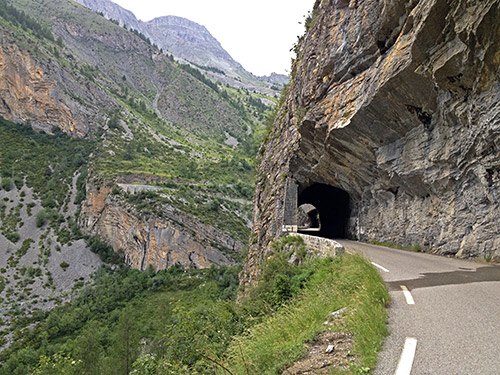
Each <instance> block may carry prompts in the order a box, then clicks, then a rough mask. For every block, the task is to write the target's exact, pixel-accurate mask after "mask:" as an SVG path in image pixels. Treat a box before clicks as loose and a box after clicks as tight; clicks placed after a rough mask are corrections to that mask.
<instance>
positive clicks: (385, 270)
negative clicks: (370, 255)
mask: <svg viewBox="0 0 500 375" xmlns="http://www.w3.org/2000/svg"><path fill="white" fill-rule="evenodd" d="M372 264H373V265H374V266H375V267H377V268H380V269H381V270H382V271H384V272H389V270H388V269H387V268H385V267H382V266H381V265H380V264H377V263H375V262H372Z"/></svg>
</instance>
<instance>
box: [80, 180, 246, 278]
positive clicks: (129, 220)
mask: <svg viewBox="0 0 500 375" xmlns="http://www.w3.org/2000/svg"><path fill="white" fill-rule="evenodd" d="M111 191H112V184H111V183H106V182H101V181H99V180H97V179H95V178H90V179H89V180H88V182H87V200H86V201H85V202H84V203H83V205H82V211H81V214H80V226H81V227H82V229H83V232H84V233H87V234H93V235H99V236H101V237H102V238H104V239H105V240H106V241H107V242H109V243H110V244H111V245H112V246H113V249H114V250H115V251H118V252H123V255H124V258H125V262H126V263H127V264H129V265H130V266H131V267H133V268H136V269H139V270H145V269H147V268H148V267H149V266H151V267H153V269H154V270H156V271H157V270H162V269H167V268H169V267H171V266H173V265H175V264H180V265H182V266H184V267H185V268H209V267H211V266H212V265H233V264H236V262H235V261H234V260H232V259H231V258H230V255H233V256H234V255H236V254H237V253H239V252H240V251H242V249H243V247H244V245H243V243H241V242H240V241H238V240H235V239H233V238H232V237H230V236H229V235H227V234H225V233H223V232H221V231H220V230H218V229H216V228H214V227H212V226H210V225H207V224H204V223H202V222H200V221H199V220H198V219H196V218H194V217H192V216H189V215H187V214H184V213H183V212H181V211H179V210H177V209H175V208H173V207H171V206H168V205H164V206H163V207H162V208H163V212H162V215H161V217H155V216H147V217H146V216H143V215H140V214H139V213H137V211H136V210H135V209H134V208H133V207H132V206H130V205H129V204H127V203H126V202H125V201H124V200H123V199H121V198H120V197H119V196H114V195H113V194H110V193H111Z"/></svg>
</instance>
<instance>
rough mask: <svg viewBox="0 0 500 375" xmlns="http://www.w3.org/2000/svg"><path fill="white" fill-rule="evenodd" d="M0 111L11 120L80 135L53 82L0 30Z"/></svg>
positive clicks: (62, 96)
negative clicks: (5, 37)
mask: <svg viewBox="0 0 500 375" xmlns="http://www.w3.org/2000/svg"><path fill="white" fill-rule="evenodd" d="M0 115H1V116H2V117H4V118H6V119H8V120H12V121H15V122H30V123H31V125H32V126H33V127H35V128H42V129H45V130H48V131H50V130H51V129H52V127H58V128H60V129H61V130H62V131H64V132H66V133H68V134H77V135H82V129H81V128H80V126H79V123H78V121H77V120H76V119H75V118H74V117H73V114H72V112H71V109H70V108H69V107H68V105H67V103H66V100H65V98H64V95H63V93H62V92H61V91H60V90H59V88H58V85H57V82H56V81H54V80H51V79H48V78H47V77H46V76H45V73H44V70H43V69H42V68H41V67H40V66H39V65H38V64H37V63H36V62H35V61H34V60H33V59H32V57H31V56H30V55H29V54H28V53H27V52H26V51H22V50H20V49H19V48H18V47H17V45H16V44H14V43H8V42H6V41H4V38H2V35H1V30H0Z"/></svg>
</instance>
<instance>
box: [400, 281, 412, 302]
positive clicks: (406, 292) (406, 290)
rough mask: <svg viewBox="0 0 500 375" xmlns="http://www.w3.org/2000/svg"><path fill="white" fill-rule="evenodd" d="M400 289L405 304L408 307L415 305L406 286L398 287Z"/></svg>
mask: <svg viewBox="0 0 500 375" xmlns="http://www.w3.org/2000/svg"><path fill="white" fill-rule="evenodd" d="M400 287H401V289H402V290H403V294H404V295H405V298H406V303H407V304H408V305H414V304H415V300H414V299H413V296H412V295H411V293H410V291H409V290H408V288H407V287H406V286H404V285H400Z"/></svg>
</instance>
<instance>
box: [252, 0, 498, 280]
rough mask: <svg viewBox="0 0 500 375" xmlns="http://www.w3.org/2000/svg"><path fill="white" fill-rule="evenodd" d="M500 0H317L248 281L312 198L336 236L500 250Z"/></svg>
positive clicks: (268, 153)
mask: <svg viewBox="0 0 500 375" xmlns="http://www.w3.org/2000/svg"><path fill="white" fill-rule="evenodd" d="M499 6H500V1H498V0H481V1H480V0H468V1H455V0H453V1H452V0H420V1H418V0H417V1H403V0H391V1H389V0H380V1H379V0H377V1H375V0H370V1H356V0H351V1H348V0H329V1H324V0H323V1H317V2H316V4H315V8H314V11H313V14H312V17H311V19H310V20H308V27H309V30H308V32H307V33H306V35H305V36H304V37H302V38H301V39H300V40H299V42H298V44H297V47H296V51H297V59H296V61H295V63H294V66H293V74H292V77H293V79H292V82H291V85H290V87H289V90H288V94H287V95H286V97H285V100H284V104H283V106H282V107H281V110H280V112H279V113H278V116H277V118H276V120H275V123H274V128H273V129H272V131H271V134H270V136H269V139H268V141H267V143H266V145H265V146H264V147H263V149H262V150H261V152H262V159H261V163H260V167H259V176H258V184H257V192H256V196H255V202H254V203H255V206H254V235H253V236H254V237H253V241H252V242H253V245H252V246H251V249H250V253H249V258H248V261H247V264H246V267H245V275H244V277H243V281H244V282H250V281H251V280H252V279H253V277H254V276H255V274H256V273H257V271H258V266H259V264H260V263H261V261H262V259H263V258H264V257H265V256H266V255H267V254H268V253H269V251H270V248H269V242H270V241H271V240H273V239H274V238H276V237H278V236H279V235H280V234H281V232H282V226H283V225H293V224H296V220H297V214H296V212H297V206H298V205H301V204H304V203H310V204H313V205H314V206H315V207H316V208H317V209H318V211H319V214H320V221H321V232H322V234H323V235H324V236H327V237H337V236H349V237H351V238H355V239H359V240H364V241H367V240H379V241H384V242H393V243H398V244H401V245H421V246H422V247H423V248H425V249H428V250H430V251H434V252H437V253H439V254H443V255H455V256H458V257H478V256H482V257H485V258H492V257H493V258H494V257H497V258H498V257H500V236H499V233H500V231H499V229H500V228H499V227H498V217H499V214H500V209H499V201H498V194H499V188H500V173H499V171H500V159H499V158H498V152H499V147H500V137H499V134H500V103H499V101H498V98H499V97H500V71H499V63H500V23H499V22H498V18H499V15H500V13H499Z"/></svg>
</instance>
